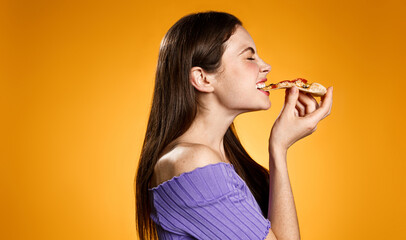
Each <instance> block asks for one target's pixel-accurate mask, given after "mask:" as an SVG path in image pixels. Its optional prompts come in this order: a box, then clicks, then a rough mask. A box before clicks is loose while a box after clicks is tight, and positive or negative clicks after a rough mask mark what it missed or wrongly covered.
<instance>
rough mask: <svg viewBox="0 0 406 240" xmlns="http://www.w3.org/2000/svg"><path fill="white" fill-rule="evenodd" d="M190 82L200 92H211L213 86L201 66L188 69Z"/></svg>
mask: <svg viewBox="0 0 406 240" xmlns="http://www.w3.org/2000/svg"><path fill="white" fill-rule="evenodd" d="M189 78H190V83H191V84H192V85H193V86H194V87H195V88H196V89H197V90H198V91H200V92H213V90H214V88H213V86H212V82H211V81H210V79H209V78H208V75H207V74H206V72H205V71H204V70H203V69H202V68H201V67H192V69H191V70H190V76H189Z"/></svg>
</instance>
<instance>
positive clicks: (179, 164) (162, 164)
mask: <svg viewBox="0 0 406 240" xmlns="http://www.w3.org/2000/svg"><path fill="white" fill-rule="evenodd" d="M219 162H222V161H221V158H220V156H219V155H218V154H217V153H216V152H215V151H213V150H212V149H211V148H209V147H207V146H205V145H201V144H192V143H180V144H178V145H176V147H174V148H172V149H171V150H169V151H168V152H167V153H165V154H164V155H163V156H162V157H161V158H160V159H159V160H158V162H157V164H156V165H155V167H154V175H153V177H152V179H151V185H152V186H153V187H155V186H157V185H159V184H161V183H163V182H165V181H167V180H170V179H172V178H173V177H175V176H179V175H181V174H182V173H185V172H190V171H193V170H194V169H196V168H199V167H204V166H206V165H209V164H215V163H219Z"/></svg>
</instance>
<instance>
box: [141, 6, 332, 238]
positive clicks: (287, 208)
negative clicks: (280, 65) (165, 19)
mask: <svg viewBox="0 0 406 240" xmlns="http://www.w3.org/2000/svg"><path fill="white" fill-rule="evenodd" d="M270 69H271V67H270V66H269V65H268V64H267V63H265V62H264V61H263V60H262V59H261V58H260V57H259V56H258V54H257V49H256V47H255V44H254V41H253V40H252V38H251V36H250V35H249V33H248V32H247V31H246V30H245V29H244V28H243V27H242V23H241V22H240V21H239V20H238V19H237V18H236V17H234V16H232V15H230V14H227V13H222V12H204V13H197V14H191V15H188V16H185V17H183V18H182V19H180V20H179V21H178V22H176V23H175V25H174V26H172V27H171V29H170V30H169V31H168V33H167V34H166V35H165V37H164V39H163V40H162V43H161V48H160V53H159V59H158V66H157V71H156V77H155V89H154V96H153V101H152V107H151V113H150V117H149V121H148V126H147V131H146V135H145V140H144V145H143V147H142V151H141V158H140V161H139V166H138V172H137V176H136V215H137V228H138V234H139V238H140V239H156V237H159V239H300V233H299V225H298V220H297V215H296V209H295V204H294V199H293V194H292V190H291V187H290V181H289V177H288V169H287V163H286V153H287V150H288V148H289V147H290V146H291V145H292V144H293V143H295V142H296V141H297V140H299V139H301V138H303V137H305V136H307V135H310V134H311V133H312V132H314V131H315V130H316V126H317V123H318V122H319V121H320V120H322V119H323V118H325V117H326V116H328V115H329V114H330V110H331V105H332V90H333V88H332V87H330V88H328V91H327V93H326V95H324V96H323V97H322V99H321V101H320V106H319V103H318V102H317V101H316V100H315V99H314V98H313V97H312V96H311V95H308V94H303V93H302V92H299V91H298V89H297V88H295V87H294V88H291V89H287V90H286V97H285V104H284V106H283V109H282V111H281V113H280V115H279V116H278V118H277V120H276V121H275V123H274V125H273V127H272V130H271V133H270V137H269V171H268V170H267V169H265V168H264V167H262V166H261V165H259V164H257V163H256V162H255V161H254V160H253V159H252V158H251V157H250V156H249V155H248V153H247V152H246V151H245V150H244V148H243V147H242V145H241V143H240V141H239V140H238V137H237V135H236V132H235V129H234V126H233V121H234V119H235V117H237V116H238V115H239V114H241V113H244V112H250V111H257V110H266V109H269V108H270V107H271V102H270V101H269V98H268V94H269V93H267V92H263V91H260V90H258V89H257V87H256V86H257V84H259V83H262V82H264V81H266V75H267V74H268V73H269V71H270ZM263 124H266V123H263ZM271 224H272V225H271Z"/></svg>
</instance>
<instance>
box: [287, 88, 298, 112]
mask: <svg viewBox="0 0 406 240" xmlns="http://www.w3.org/2000/svg"><path fill="white" fill-rule="evenodd" d="M298 98H299V89H298V88H297V87H295V86H293V87H291V88H287V89H286V95H285V105H284V107H283V111H292V112H293V111H294V110H295V106H296V102H297V99H298Z"/></svg>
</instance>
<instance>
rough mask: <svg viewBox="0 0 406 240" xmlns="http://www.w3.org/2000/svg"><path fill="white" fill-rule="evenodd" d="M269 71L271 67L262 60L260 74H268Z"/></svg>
mask: <svg viewBox="0 0 406 240" xmlns="http://www.w3.org/2000/svg"><path fill="white" fill-rule="evenodd" d="M270 71H271V65H269V64H268V63H266V62H265V61H264V60H262V64H261V72H266V73H269V72H270Z"/></svg>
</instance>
